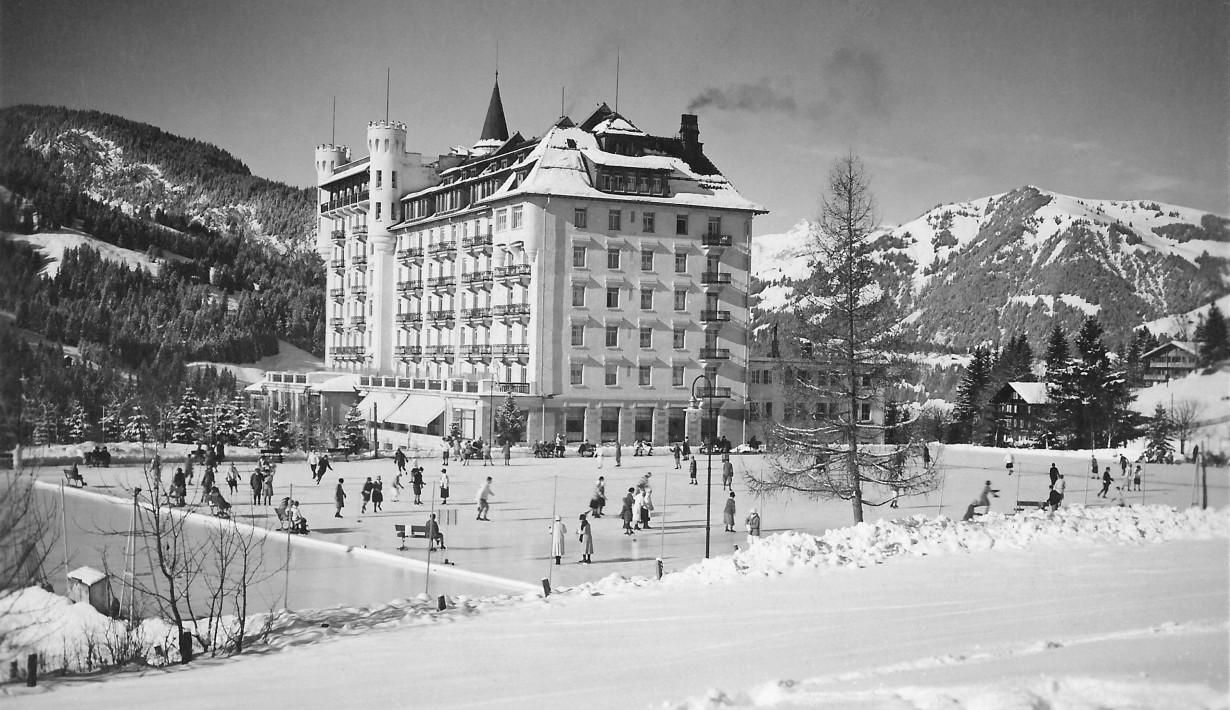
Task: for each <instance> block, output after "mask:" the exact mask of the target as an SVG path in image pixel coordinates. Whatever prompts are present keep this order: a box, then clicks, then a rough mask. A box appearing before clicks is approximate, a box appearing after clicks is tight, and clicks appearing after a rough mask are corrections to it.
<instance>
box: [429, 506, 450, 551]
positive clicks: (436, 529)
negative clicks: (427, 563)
mask: <svg viewBox="0 0 1230 710" xmlns="http://www.w3.org/2000/svg"><path fill="white" fill-rule="evenodd" d="M427 545H428V547H427V551H428V552H432V551H434V550H435V549H436V546H437V545H439V546H440V549H441V550H445V549H448V548H446V547H445V546H444V533H442V532H440V524H439V523H437V522H436V514H435V513H432V514H431V515H430V516H428V518H427Z"/></svg>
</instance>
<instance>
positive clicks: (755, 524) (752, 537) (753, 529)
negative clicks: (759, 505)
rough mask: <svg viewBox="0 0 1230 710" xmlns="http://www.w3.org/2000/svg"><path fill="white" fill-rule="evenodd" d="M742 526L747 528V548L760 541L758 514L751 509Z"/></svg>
mask: <svg viewBox="0 0 1230 710" xmlns="http://www.w3.org/2000/svg"><path fill="white" fill-rule="evenodd" d="M743 524H744V525H745V526H747V546H748V547H751V546H752V543H753V542H755V541H756V540H759V539H760V513H757V512H756V509H755V508H752V510H751V512H750V513H748V514H747V520H745V521H743Z"/></svg>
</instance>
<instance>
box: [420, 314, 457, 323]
mask: <svg viewBox="0 0 1230 710" xmlns="http://www.w3.org/2000/svg"><path fill="white" fill-rule="evenodd" d="M456 317H457V316H456V315H454V314H453V312H452V311H427V320H428V321H430V322H432V323H443V322H446V321H451V320H453V319H454V318H456Z"/></svg>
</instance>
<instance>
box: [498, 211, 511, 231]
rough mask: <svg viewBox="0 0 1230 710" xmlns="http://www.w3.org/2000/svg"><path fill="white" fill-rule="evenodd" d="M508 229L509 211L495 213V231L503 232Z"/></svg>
mask: <svg viewBox="0 0 1230 710" xmlns="http://www.w3.org/2000/svg"><path fill="white" fill-rule="evenodd" d="M507 228H508V210H496V211H495V231H497V232H502V231H504V230H505V229H507Z"/></svg>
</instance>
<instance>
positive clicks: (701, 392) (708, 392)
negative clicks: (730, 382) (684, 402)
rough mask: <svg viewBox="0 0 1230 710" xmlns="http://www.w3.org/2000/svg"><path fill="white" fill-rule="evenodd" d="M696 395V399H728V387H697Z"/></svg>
mask: <svg viewBox="0 0 1230 710" xmlns="http://www.w3.org/2000/svg"><path fill="white" fill-rule="evenodd" d="M696 397H697V398H698V399H708V398H710V397H712V398H714V399H730V388H729V387H698V388H697V389H696Z"/></svg>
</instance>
